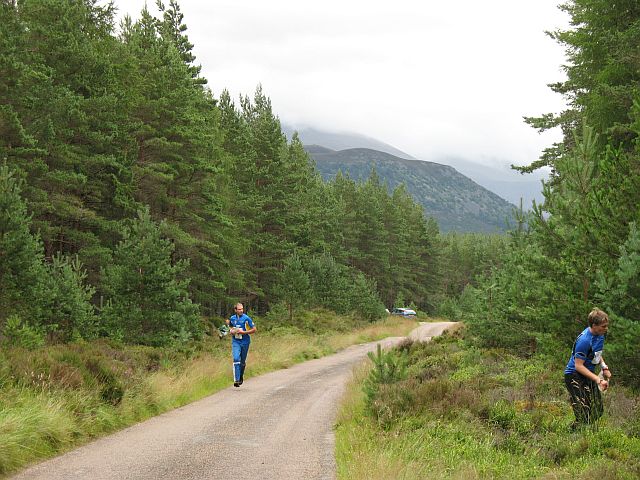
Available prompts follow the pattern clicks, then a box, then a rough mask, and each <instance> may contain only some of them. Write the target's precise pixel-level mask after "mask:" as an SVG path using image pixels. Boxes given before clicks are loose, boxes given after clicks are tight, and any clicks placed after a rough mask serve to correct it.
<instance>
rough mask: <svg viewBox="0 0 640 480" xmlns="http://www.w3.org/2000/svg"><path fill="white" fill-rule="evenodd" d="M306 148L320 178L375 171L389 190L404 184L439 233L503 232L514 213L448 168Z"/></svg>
mask: <svg viewBox="0 0 640 480" xmlns="http://www.w3.org/2000/svg"><path fill="white" fill-rule="evenodd" d="M305 148H306V149H307V152H309V154H310V155H311V157H312V158H313V159H314V160H315V161H316V164H317V167H318V170H319V171H320V173H321V174H322V177H323V178H324V179H329V178H333V177H334V176H335V175H336V174H337V173H338V171H342V172H343V173H345V174H348V175H349V176H350V177H351V178H354V179H361V180H364V179H366V178H367V177H368V176H369V173H370V172H371V169H372V168H373V167H375V169H376V171H377V172H378V175H379V176H380V178H382V179H383V180H384V181H386V182H387V183H388V185H389V188H390V189H393V188H395V187H396V186H397V185H399V184H400V183H404V184H405V185H406V187H407V190H408V191H409V192H410V193H411V195H412V196H413V197H414V199H415V200H416V202H418V203H420V204H421V205H423V206H424V209H425V212H426V213H427V214H428V215H431V216H433V217H435V218H436V219H437V221H438V223H439V225H440V229H441V230H442V231H451V230H454V231H462V232H495V231H502V230H504V229H505V228H506V226H507V225H506V222H507V219H509V218H511V217H512V215H513V208H514V206H513V205H512V204H510V203H509V202H507V201H506V200H504V199H502V198H500V197H499V196H498V195H496V194H495V193H493V192H491V191H489V190H487V189H486V188H484V187H482V186H480V185H478V184H477V183H475V182H474V181H473V180H471V179H470V178H468V177H465V176H464V175H462V174H461V173H459V172H458V171H457V170H456V169H454V168H453V167H450V166H447V165H441V164H439V163H433V162H425V161H421V160H408V159H404V158H399V157H396V156H394V155H391V154H388V153H384V152H379V151H377V150H371V149H368V148H351V149H347V150H339V151H335V150H331V149H329V148H326V147H321V146H318V145H309V146H306V147H305Z"/></svg>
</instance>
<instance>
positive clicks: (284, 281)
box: [275, 253, 311, 322]
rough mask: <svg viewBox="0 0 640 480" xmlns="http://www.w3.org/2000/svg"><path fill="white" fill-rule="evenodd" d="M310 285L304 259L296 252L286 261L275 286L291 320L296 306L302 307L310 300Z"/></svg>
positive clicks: (291, 320)
mask: <svg viewBox="0 0 640 480" xmlns="http://www.w3.org/2000/svg"><path fill="white" fill-rule="evenodd" d="M310 286H311V282H310V281H309V276H308V274H307V272H306V271H305V270H304V267H303V264H302V260H301V259H300V257H299V256H298V255H297V254H296V253H294V254H293V255H291V256H290V257H289V258H287V260H286V261H285V263H284V268H283V270H282V274H281V278H280V281H279V282H278V285H277V286H276V288H275V291H276V292H277V294H278V298H280V299H281V300H282V301H284V302H285V303H286V305H287V307H288V309H289V322H293V309H294V307H298V308H302V307H304V306H305V305H306V303H307V302H308V300H309V297H310Z"/></svg>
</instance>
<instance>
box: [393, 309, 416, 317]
mask: <svg viewBox="0 0 640 480" xmlns="http://www.w3.org/2000/svg"><path fill="white" fill-rule="evenodd" d="M391 315H401V316H403V317H415V316H416V315H417V313H416V311H415V310H411V309H410V308H394V309H393V310H391Z"/></svg>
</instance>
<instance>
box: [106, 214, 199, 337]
mask: <svg viewBox="0 0 640 480" xmlns="http://www.w3.org/2000/svg"><path fill="white" fill-rule="evenodd" d="M164 227H165V224H163V223H161V224H160V225H158V224H156V223H155V222H153V220H152V219H151V215H150V213H149V210H148V209H146V210H141V211H139V212H138V218H137V219H136V220H135V221H134V222H132V223H131V225H130V226H127V227H125V228H124V229H123V233H122V241H121V242H120V243H119V244H118V245H117V247H116V250H115V252H114V257H113V262H112V263H111V264H109V265H107V266H106V267H105V268H104V270H103V288H104V289H105V293H106V295H107V299H108V303H107V305H106V306H105V307H104V309H103V310H102V312H101V315H102V318H103V322H104V324H105V326H106V331H105V332H104V333H106V334H107V335H109V336H114V337H119V338H122V339H123V340H126V341H128V342H131V343H144V344H148V345H167V344H169V343H171V342H173V341H178V340H185V339H188V338H194V337H199V336H200V335H201V334H202V327H201V325H200V324H199V318H198V306H197V305H196V304H193V303H192V302H191V300H190V299H189V295H188V292H187V286H188V283H189V280H188V279H186V278H183V276H182V275H183V273H184V272H185V270H186V268H187V262H186V261H178V262H175V263H173V262H172V254H173V251H174V246H173V244H172V243H171V242H170V241H169V240H167V239H166V238H163V236H162V233H161V232H162V229H163V228H164Z"/></svg>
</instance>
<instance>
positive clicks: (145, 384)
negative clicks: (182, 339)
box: [0, 312, 416, 476]
mask: <svg viewBox="0 0 640 480" xmlns="http://www.w3.org/2000/svg"><path fill="white" fill-rule="evenodd" d="M304 315H306V317H305V318H306V320H307V321H309V322H316V331H315V332H314V333H312V332H308V331H307V332H304V331H302V330H287V331H286V333H285V332H283V331H282V330H277V329H273V331H269V329H268V328H261V323H260V319H257V320H256V324H257V325H258V328H259V331H258V334H257V335H256V336H255V337H254V339H253V341H252V347H251V352H250V354H249V359H248V362H247V363H248V368H247V373H248V376H255V375H259V374H262V373H266V372H269V371H273V370H277V369H281V368H287V367H289V366H291V365H293V364H295V363H299V362H302V361H304V360H306V359H310V358H319V357H321V356H324V355H327V354H331V353H334V352H336V351H338V350H340V349H342V348H345V347H347V346H349V345H352V344H354V343H361V342H367V341H373V340H377V339H380V338H384V337H388V336H396V335H406V334H407V333H408V332H409V331H410V330H411V329H412V328H414V327H415V326H416V323H415V322H414V321H409V320H403V319H399V318H395V317H394V318H391V317H390V318H388V319H385V320H383V321H381V322H377V323H374V324H368V323H358V322H357V321H354V320H353V319H345V318H344V317H337V316H335V315H332V314H330V313H328V312H306V313H305V314H304ZM354 325H355V328H354ZM230 350H231V348H230V345H229V342H228V341H227V340H218V338H217V337H216V338H211V337H207V338H206V339H205V340H203V341H202V342H197V343H193V344H191V345H188V346H182V347H181V348H179V349H173V350H171V349H159V348H152V347H143V346H123V345H116V344H113V343H110V342H108V341H104V340H102V341H96V342H81V343H74V344H68V345H56V346H50V347H47V348H41V349H38V350H34V351H29V350H24V349H19V348H11V349H4V350H1V351H0V476H2V475H6V474H9V473H11V472H15V471H16V470H18V469H20V468H21V467H24V466H26V465H27V464H29V463H32V462H35V461H38V460H42V459H45V458H48V457H51V456H53V455H56V454H59V453H62V452H64V451H67V450H69V449H72V448H74V447H77V446H79V445H82V444H84V443H86V442H87V441H89V440H91V439H94V438H97V437H100V436H103V435H106V434H108V433H111V432H114V431H116V430H119V429H122V428H124V427H127V426H129V425H131V424H134V423H136V422H139V421H142V420H145V419H147V418H150V417H152V416H154V415H158V414H160V413H162V412H166V411H168V410H171V409H173V408H177V407H180V406H182V405H185V404H188V403H191V402H193V401H195V400H198V399H200V398H203V397H205V396H207V395H210V394H212V393H214V392H216V391H219V390H221V389H223V388H226V387H228V386H229V385H230V383H231V373H230V372H231V367H230V365H231V358H230V355H231V353H230Z"/></svg>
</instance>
